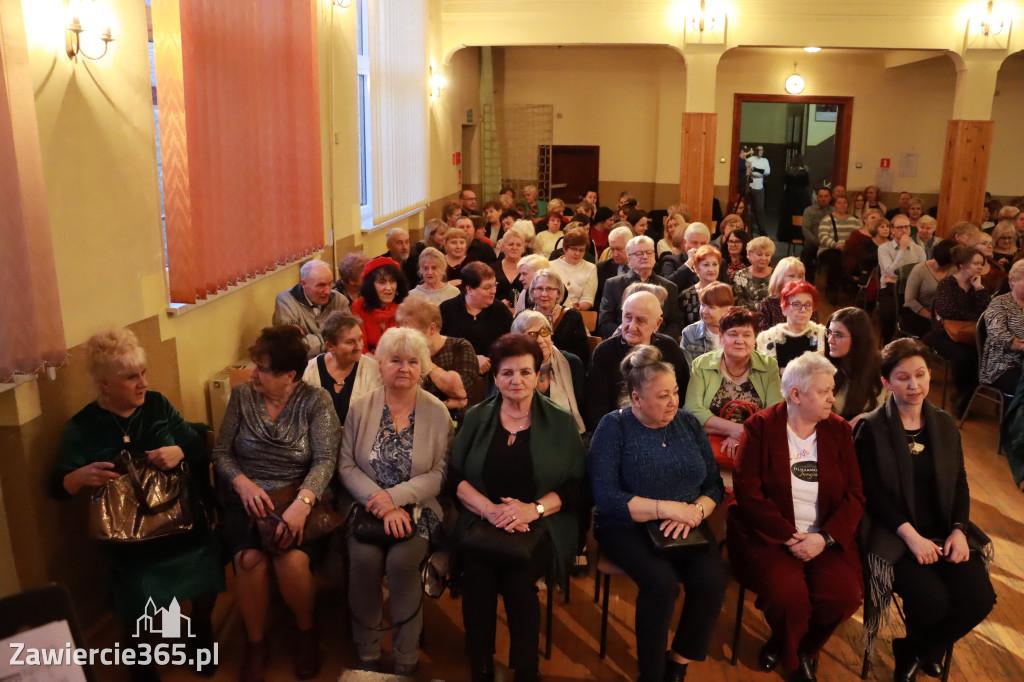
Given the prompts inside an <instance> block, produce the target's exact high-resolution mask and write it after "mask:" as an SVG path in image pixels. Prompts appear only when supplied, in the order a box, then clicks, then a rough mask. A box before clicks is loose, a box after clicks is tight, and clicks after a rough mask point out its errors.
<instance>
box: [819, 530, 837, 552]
mask: <svg viewBox="0 0 1024 682" xmlns="http://www.w3.org/2000/svg"><path fill="white" fill-rule="evenodd" d="M818 535H820V536H821V537H823V538H825V549H832V548H833V547H835V546H836V541H835V540H833V539H832V536H831V535H829V534H828V533H826V532H825V531H823V530H819V531H818Z"/></svg>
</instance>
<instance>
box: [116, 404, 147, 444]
mask: <svg viewBox="0 0 1024 682" xmlns="http://www.w3.org/2000/svg"><path fill="white" fill-rule="evenodd" d="M138 413H139V410H138V409H136V410H135V411H134V412H132V416H130V417H128V426H127V427H126V428H123V427H122V426H121V420H120V419H118V417H117V415H116V414H114V413H113V412H111V413H110V417H111V418H112V419H113V420H114V423H115V424H117V428H118V429H119V430H120V431H121V435H122V436H123V440H124V443H125V444H128V443H131V442H132V438H131V436H129V435H128V434H129V432H130V431H131V430H132V422H133V421H135V415H137V414H138ZM140 423H141V422H140Z"/></svg>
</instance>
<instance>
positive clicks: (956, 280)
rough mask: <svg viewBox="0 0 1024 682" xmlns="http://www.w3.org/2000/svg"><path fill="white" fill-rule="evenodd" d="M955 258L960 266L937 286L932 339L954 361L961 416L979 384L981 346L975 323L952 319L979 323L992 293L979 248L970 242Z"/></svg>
mask: <svg viewBox="0 0 1024 682" xmlns="http://www.w3.org/2000/svg"><path fill="white" fill-rule="evenodd" d="M952 262H953V266H954V267H955V268H956V269H955V270H954V271H953V273H952V274H951V275H949V276H948V277H946V279H944V280H942V281H941V282H939V284H938V286H937V287H936V288H935V298H934V299H933V303H932V312H933V313H934V314H933V315H932V335H931V339H930V343H931V345H932V348H934V349H935V350H936V351H938V353H939V355H941V356H942V357H944V358H946V359H947V360H949V362H950V364H951V365H952V371H953V383H954V384H955V386H956V391H955V392H954V395H953V414H955V415H957V416H959V415H960V414H962V413H963V411H964V408H965V407H966V406H967V401H968V400H970V399H971V393H973V392H974V388H975V387H976V386H977V385H978V347H977V345H976V344H975V341H974V333H973V331H972V329H973V326H972V325H964V324H960V325H956V324H948V323H956V322H961V323H963V322H967V323H971V322H973V323H977V321H978V318H979V317H981V314H982V313H984V312H985V308H986V307H988V301H989V297H990V296H991V294H990V292H989V290H988V289H986V288H985V284H984V283H983V282H982V281H981V269H982V267H984V263H985V258H984V256H982V255H981V254H980V253H979V252H978V251H977V249H974V248H971V247H970V246H957V247H955V248H954V249H953V253H952ZM947 324H948V326H949V327H950V329H951V330H953V331H954V332H956V329H954V328H955V327H959V328H964V329H963V330H962V333H963V338H962V339H961V340H959V341H958V340H954V339H953V338H951V337H950V334H949V332H948V331H947V329H946V327H947Z"/></svg>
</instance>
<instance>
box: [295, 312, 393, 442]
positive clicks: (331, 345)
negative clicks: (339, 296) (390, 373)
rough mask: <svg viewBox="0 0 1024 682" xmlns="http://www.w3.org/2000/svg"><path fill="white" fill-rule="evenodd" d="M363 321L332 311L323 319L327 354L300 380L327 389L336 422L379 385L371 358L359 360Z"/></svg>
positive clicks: (377, 374) (361, 355)
mask: <svg viewBox="0 0 1024 682" xmlns="http://www.w3.org/2000/svg"><path fill="white" fill-rule="evenodd" d="M362 324H363V321H362V320H361V319H360V318H358V317H356V316H355V315H352V314H351V313H349V312H346V311H341V310H335V311H334V312H333V313H331V314H330V315H328V316H327V319H326V320H324V326H323V327H322V328H321V332H322V333H323V336H324V342H325V343H326V345H327V351H326V352H324V353H321V354H320V355H318V356H316V357H315V358H313V359H312V360H310V361H309V363H308V364H307V365H306V370H305V371H304V372H303V373H302V380H303V381H305V382H306V383H307V384H309V385H310V386H320V387H321V388H324V389H326V390H327V393H328V394H330V396H331V401H332V402H333V403H334V412H335V413H336V414H337V415H338V421H339V422H340V423H342V424H344V423H345V417H346V416H348V408H349V405H351V404H352V403H353V402H355V401H357V400H359V399H360V398H362V397H363V396H364V395H366V394H368V393H370V392H371V391H373V390H375V389H377V388H379V387H380V385H381V383H380V382H381V378H380V369H379V368H378V366H377V362H376V361H375V360H374V359H373V358H372V357H369V356H367V357H365V358H364V357H363V328H362Z"/></svg>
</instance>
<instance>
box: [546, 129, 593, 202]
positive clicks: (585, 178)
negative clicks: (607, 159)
mask: <svg viewBox="0 0 1024 682" xmlns="http://www.w3.org/2000/svg"><path fill="white" fill-rule="evenodd" d="M600 157H601V148H600V147H598V146H596V145H595V146H589V145H558V144H556V145H552V146H551V197H552V198H555V197H557V198H559V199H561V200H562V201H564V202H565V205H566V207H567V208H569V207H572V206H575V205H576V204H578V203H579V202H580V201H582V200H583V195H584V194H586V192H587V190H588V189H593V190H596V189H597V181H598V178H599V177H600Z"/></svg>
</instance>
